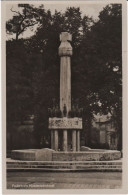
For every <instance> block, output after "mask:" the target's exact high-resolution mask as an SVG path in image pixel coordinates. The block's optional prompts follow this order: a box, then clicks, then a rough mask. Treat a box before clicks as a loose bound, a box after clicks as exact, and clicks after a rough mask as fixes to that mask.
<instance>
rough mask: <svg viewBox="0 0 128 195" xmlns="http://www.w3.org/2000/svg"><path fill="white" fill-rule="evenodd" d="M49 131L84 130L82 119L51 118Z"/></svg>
mask: <svg viewBox="0 0 128 195" xmlns="http://www.w3.org/2000/svg"><path fill="white" fill-rule="evenodd" d="M49 129H82V118H77V117H76V118H67V117H64V118H49Z"/></svg>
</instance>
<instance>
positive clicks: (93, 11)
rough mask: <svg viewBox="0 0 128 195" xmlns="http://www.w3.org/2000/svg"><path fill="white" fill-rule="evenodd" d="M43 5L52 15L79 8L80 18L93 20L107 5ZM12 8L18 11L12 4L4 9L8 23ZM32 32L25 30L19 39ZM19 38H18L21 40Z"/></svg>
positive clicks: (63, 3)
mask: <svg viewBox="0 0 128 195" xmlns="http://www.w3.org/2000/svg"><path fill="white" fill-rule="evenodd" d="M31 4H33V5H35V6H36V7H38V6H39V5H41V4H39V3H36V4H35V3H31ZM43 4H44V8H45V9H46V10H48V9H50V11H51V12H52V14H54V12H55V10H57V11H60V12H62V13H63V12H64V11H65V10H66V8H68V7H80V10H81V12H82V16H84V15H87V16H92V17H93V18H94V19H95V20H97V19H98V15H99V12H100V11H101V10H102V9H103V7H105V6H106V5H107V3H87V2H86V3H85V2H81V3H80V2H79V1H77V2H74V1H73V2H69V1H67V2H66V1H65V2H56V3H55V2H52V1H51V2H43ZM11 8H12V10H15V11H19V10H20V8H18V6H17V3H14V2H13V4H11V3H10V4H8V5H7V7H6V21H8V20H9V19H11V18H12V17H13V15H14V13H13V12H12V11H11V10H10V9H11ZM33 33H34V32H31V31H30V30H27V31H26V32H24V34H23V35H21V37H23V38H25V37H30V36H31V35H33ZM21 37H20V38H21ZM10 38H14V37H13V36H7V39H10Z"/></svg>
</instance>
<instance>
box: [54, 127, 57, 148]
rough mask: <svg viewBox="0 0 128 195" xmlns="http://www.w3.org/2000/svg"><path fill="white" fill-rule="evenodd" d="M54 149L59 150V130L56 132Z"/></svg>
mask: <svg viewBox="0 0 128 195" xmlns="http://www.w3.org/2000/svg"><path fill="white" fill-rule="evenodd" d="M54 149H55V150H56V151H57V150H58V130H54Z"/></svg>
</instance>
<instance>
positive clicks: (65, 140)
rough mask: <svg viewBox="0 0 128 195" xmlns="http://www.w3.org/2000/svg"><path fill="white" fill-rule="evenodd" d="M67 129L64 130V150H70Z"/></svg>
mask: <svg viewBox="0 0 128 195" xmlns="http://www.w3.org/2000/svg"><path fill="white" fill-rule="evenodd" d="M67 139H68V136H67V130H63V151H67V150H68V143H67Z"/></svg>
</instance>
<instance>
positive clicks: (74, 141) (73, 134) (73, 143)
mask: <svg viewBox="0 0 128 195" xmlns="http://www.w3.org/2000/svg"><path fill="white" fill-rule="evenodd" d="M72 150H73V151H76V130H73V131H72Z"/></svg>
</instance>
